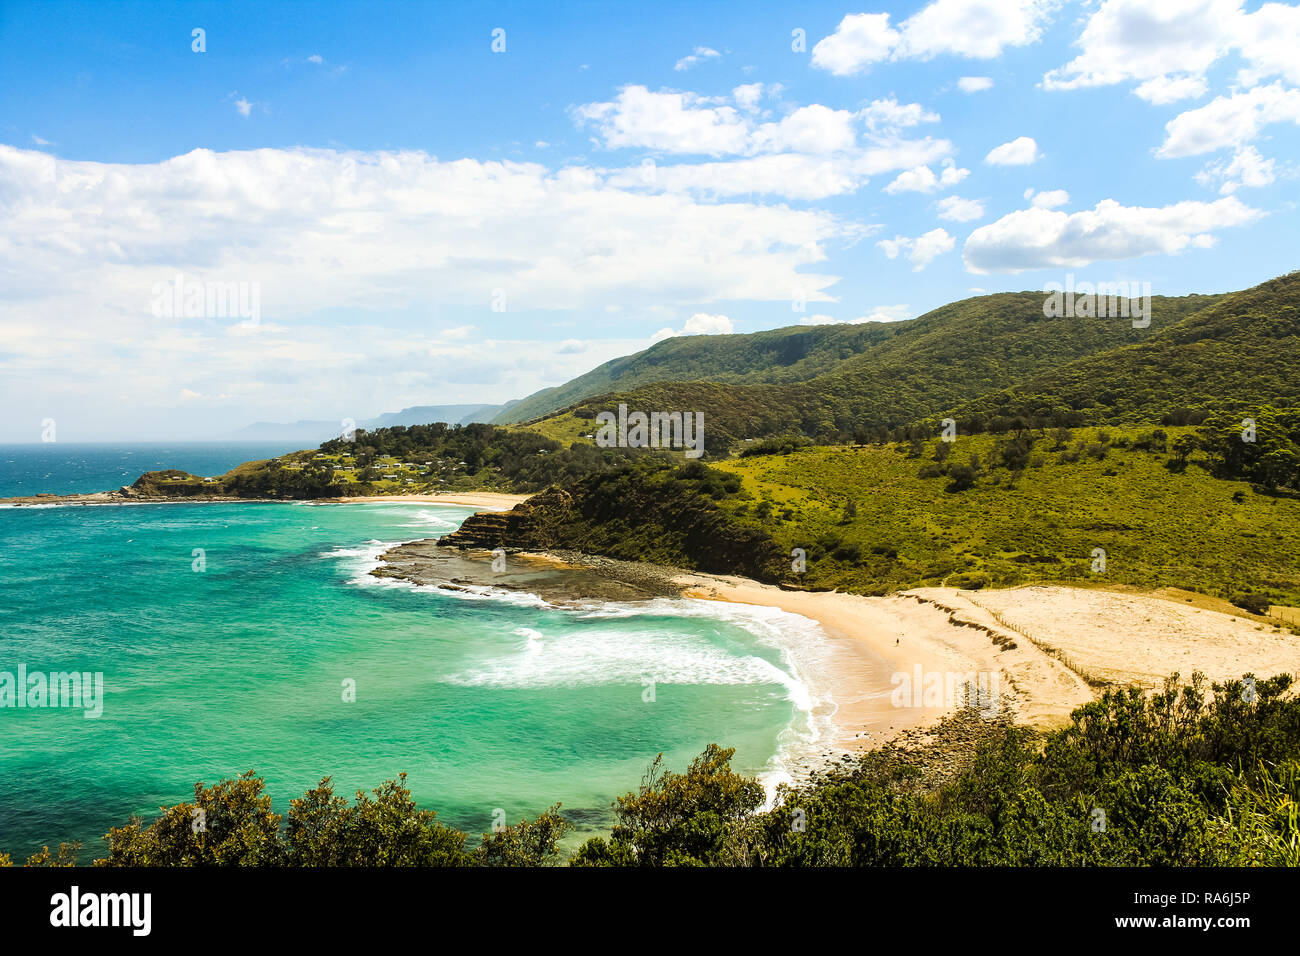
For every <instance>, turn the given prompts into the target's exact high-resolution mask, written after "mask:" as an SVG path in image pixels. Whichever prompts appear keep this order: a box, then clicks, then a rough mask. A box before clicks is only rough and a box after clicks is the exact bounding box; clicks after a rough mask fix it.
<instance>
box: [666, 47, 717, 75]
mask: <svg viewBox="0 0 1300 956" xmlns="http://www.w3.org/2000/svg"><path fill="white" fill-rule="evenodd" d="M720 56H722V54H721V53H719V52H718V51H717V50H714V49H710V48H709V47H707V46H697V47H696V48H695V52H693V53H691V54H690V55H689V56H684V57H682V58H681V59H680V60H678V61H677V62H676V64H674V65H673V69H674V70H689V69H690V68H691V67H693V66H695V65H696V64H699V63H702V62H704V61H705V60H713V59H716V58H718V57H720Z"/></svg>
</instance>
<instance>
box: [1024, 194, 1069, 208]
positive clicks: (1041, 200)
mask: <svg viewBox="0 0 1300 956" xmlns="http://www.w3.org/2000/svg"><path fill="white" fill-rule="evenodd" d="M1025 198H1026V199H1028V200H1029V201H1030V202H1031V203H1032V204H1033V206H1034V208H1035V209H1055V208H1056V207H1057V206H1064V205H1065V204H1066V203H1068V202H1069V201H1070V194H1069V193H1068V192H1066V191H1065V190H1064V189H1045V190H1043V191H1042V192H1035V191H1034V190H1033V189H1026V190H1025Z"/></svg>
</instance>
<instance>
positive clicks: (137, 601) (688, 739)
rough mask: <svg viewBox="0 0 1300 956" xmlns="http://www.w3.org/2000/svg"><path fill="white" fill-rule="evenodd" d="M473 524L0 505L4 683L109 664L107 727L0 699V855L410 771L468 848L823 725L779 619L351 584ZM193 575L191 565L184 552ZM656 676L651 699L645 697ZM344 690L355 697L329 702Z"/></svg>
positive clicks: (220, 507)
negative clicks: (182, 809) (320, 785)
mask: <svg viewBox="0 0 1300 956" xmlns="http://www.w3.org/2000/svg"><path fill="white" fill-rule="evenodd" d="M469 513H470V509H467V508H453V507H443V506H428V505H398V504H371V505H363V504H347V505H307V504H301V503H296V504H291V503H283V504H281V503H273V504H257V503H231V504H151V505H125V506H100V507H55V506H40V507H36V508H12V507H3V508H0V671H8V672H11V673H16V671H17V668H18V665H19V664H25V665H26V667H27V670H28V672H29V673H31V672H36V671H62V670H72V669H76V670H82V671H92V672H94V671H100V672H103V675H104V703H103V715H102V716H101V717H100V718H98V719H86V717H85V716H84V715H83V713H82V711H80V710H76V709H23V710H20V709H13V708H0V849H2V850H4V851H7V852H10V853H12V854H14V855H15V857H17V856H19V855H20V854H27V853H30V852H31V851H32V850H33V849H36V848H38V847H39V846H40V845H41V844H44V843H50V844H54V843H57V842H59V841H61V840H74V839H76V840H81V841H82V842H83V843H84V844H85V845H86V850H85V851H83V859H86V858H88V857H89V856H90V855H91V854H94V855H98V854H99V853H100V851H101V849H102V843H101V842H100V840H99V837H100V836H102V834H103V833H105V832H106V831H107V829H108V828H109V827H110V826H114V825H120V824H121V823H123V822H125V820H126V819H127V817H129V816H130V815H131V814H135V813H139V814H144V815H149V814H151V813H153V812H156V810H157V808H158V807H159V806H161V805H170V804H173V803H176V802H179V801H181V800H183V799H186V798H187V797H190V796H192V788H193V784H194V782H195V781H196V780H202V781H204V782H205V783H209V784H210V783H213V782H215V781H217V780H218V779H221V778H224V777H230V776H233V775H235V774H237V773H239V772H240V771H243V770H247V769H255V770H256V771H257V772H258V773H259V774H261V775H262V776H264V777H265V778H266V780H267V784H268V789H269V791H270V793H271V794H272V795H273V797H274V798H275V803H276V807H277V809H278V810H280V811H283V810H285V809H286V808H287V803H288V800H289V798H291V797H295V796H299V795H300V794H301V793H302V792H303V791H304V790H306V789H307V788H309V787H311V786H313V785H314V784H316V783H317V782H318V781H319V779H320V778H321V777H322V776H325V775H331V776H333V778H334V783H335V786H336V792H339V793H342V794H345V795H348V796H350V795H351V794H352V792H353V791H355V790H356V789H357V788H361V787H364V788H369V787H373V786H375V785H377V784H379V783H380V782H381V781H383V780H386V779H389V778H391V777H394V776H396V775H397V774H398V773H399V772H401V771H405V772H407V774H408V777H407V783H408V785H409V786H410V787H411V789H412V791H413V793H414V796H415V799H416V800H417V801H418V802H419V803H420V804H421V805H422V806H424V807H428V808H430V809H434V810H437V811H438V812H439V815H440V817H441V818H442V819H443V820H444V821H445V822H447V823H449V824H451V825H454V826H457V827H460V828H463V829H465V830H467V831H470V832H473V833H478V832H482V831H483V830H485V829H488V828H490V826H491V822H492V814H493V812H494V811H495V810H497V809H498V808H500V809H503V810H504V811H505V812H506V814H507V816H508V818H509V819H510V820H511V822H514V821H515V820H517V819H518V818H519V817H520V816H522V815H525V814H527V815H533V814H536V813H537V812H539V811H540V810H542V809H544V808H545V807H546V806H548V805H549V804H550V803H553V802H555V801H557V800H558V801H561V802H562V803H563V804H564V808H565V811H566V813H567V814H569V815H570V816H571V817H572V818H573V819H575V820H576V821H577V822H579V823H580V824H581V825H582V826H584V827H586V828H588V829H591V828H600V827H602V826H604V825H605V824H606V823H607V822H608V820H609V803H610V801H611V800H612V799H613V797H614V796H616V795H617V794H620V793H624V792H626V791H628V790H630V789H633V788H635V786H636V785H637V783H638V782H639V780H640V778H641V775H642V773H643V772H644V770H645V767H646V764H647V762H648V761H649V760H650V759H651V758H652V757H653V756H654V755H655V754H656V753H657V752H659V751H663V752H664V754H665V758H666V760H667V761H668V763H669V765H670V766H673V767H677V768H681V767H682V766H684V765H685V763H686V762H687V761H688V760H689V759H690V758H691V757H693V756H694V755H695V754H697V753H698V752H699V751H700V750H701V749H702V748H703V747H704V745H705V744H707V743H709V742H711V741H717V742H719V743H723V744H725V745H727V746H734V747H736V748H737V750H738V752H737V759H736V764H737V766H738V768H739V769H742V770H745V771H747V772H754V773H763V774H767V775H769V776H772V775H775V774H778V773H779V772H780V770H781V761H782V759H783V757H784V756H785V755H788V754H789V753H791V752H793V750H794V749H797V747H798V746H799V745H800V743H801V741H806V740H807V739H808V735H809V734H811V733H813V732H814V730H813V728H812V727H811V726H810V724H809V719H808V718H807V717H806V711H807V710H808V709H809V707H810V705H809V702H808V701H807V699H806V697H807V691H806V690H805V688H804V687H803V686H802V685H801V684H800V683H799V681H798V680H797V678H796V676H795V673H796V664H795V663H794V662H795V660H796V656H795V655H794V654H793V652H792V651H791V650H790V649H789V647H790V643H789V642H790V640H791V639H792V637H798V639H799V640H802V641H804V642H805V644H806V645H807V646H812V644H813V643H815V640H816V638H815V635H812V634H810V633H796V632H798V631H799V628H800V627H801V626H802V625H806V624H807V623H808V622H806V621H804V620H803V619H801V618H794V617H791V616H788V615H783V614H782V613H781V612H779V611H773V610H770V609H759V608H743V607H736V606H732V605H722V604H717V603H709V602H701V601H668V600H660V601H656V602H651V603H649V604H640V605H632V604H628V605H609V606H605V607H603V608H590V609H585V610H572V609H570V610H561V609H556V608H552V607H548V606H544V605H541V604H540V602H538V601H536V600H535V599H530V598H528V597H525V596H514V597H509V596H502V595H496V596H493V595H483V596H463V595H461V596H458V595H454V594H451V593H448V592H445V591H439V590H436V589H432V588H414V587H411V586H409V585H404V584H400V583H398V582H392V581H385V580H381V579H378V578H375V577H373V576H371V575H369V574H367V573H366V572H367V570H368V569H369V568H371V567H373V566H374V565H375V561H374V556H375V555H376V554H378V553H379V552H380V551H381V550H383V547H382V543H389V544H392V543H396V542H399V541H405V540H413V539H417V538H424V537H429V536H432V535H438V534H443V533H446V532H447V531H449V530H451V529H453V528H454V527H456V526H457V525H458V524H459V523H460V521H462V520H463V519H464V518H465V517H466V516H467V515H468V514H469ZM197 548H201V549H203V550H204V552H205V558H206V570H203V571H196V570H194V569H193V565H194V561H195V558H194V556H193V554H194V549H197ZM647 679H653V680H654V681H655V683H654V686H653V696H654V700H653V701H652V702H646V701H644V700H643V696H644V695H645V694H646V691H647V688H646V685H645V683H644V681H645V680H647ZM346 680H351V681H355V686H356V701H355V702H353V703H347V702H344V700H343V686H344V685H343V682H344V681H346Z"/></svg>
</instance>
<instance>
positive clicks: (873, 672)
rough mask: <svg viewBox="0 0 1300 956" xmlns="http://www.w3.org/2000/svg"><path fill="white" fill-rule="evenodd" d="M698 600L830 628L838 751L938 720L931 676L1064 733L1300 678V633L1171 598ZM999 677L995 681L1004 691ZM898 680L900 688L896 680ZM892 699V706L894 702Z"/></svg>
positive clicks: (1056, 591) (950, 703)
mask: <svg viewBox="0 0 1300 956" xmlns="http://www.w3.org/2000/svg"><path fill="white" fill-rule="evenodd" d="M676 581H677V583H679V584H681V585H682V586H683V588H684V589H685V590H684V593H685V594H686V595H687V596H691V597H698V598H705V599H710V600H721V601H731V602H736V603H743V604H758V605H762V606H766V607H777V608H781V609H782V610H785V611H788V612H791V613H794V614H800V615H803V616H804V617H808V618H812V619H813V620H815V621H817V622H819V623H820V624H821V625H822V628H823V629H824V630H825V632H826V634H827V635H828V636H829V637H830V639H831V641H832V643H833V646H834V648H835V654H834V655H833V659H832V660H831V661H829V662H827V664H826V666H825V667H824V673H821V674H812V675H808V676H809V677H810V679H811V680H813V681H814V682H819V681H825V682H826V684H827V686H828V687H829V688H830V696H831V697H832V698H833V699H834V700H835V701H836V702H837V704H838V710H837V711H836V713H835V716H834V723H835V724H836V726H837V730H838V733H839V737H838V739H837V740H835V741H834V742H833V745H834V746H835V747H840V748H845V749H858V748H862V747H867V746H876V745H878V744H880V743H882V742H884V741H885V740H889V739H892V738H894V737H896V736H898V735H899V734H900V733H901V732H903V731H905V730H909V729H914V728H917V727H922V726H928V725H931V724H933V723H935V722H936V721H937V720H938V719H939V718H941V717H942V716H944V715H946V714H948V713H951V712H952V711H953V710H955V709H956V706H957V704H958V703H960V700H957V701H954V700H952V699H945V700H943V702H942V703H941V704H938V705H937V706H931V705H930V704H931V701H930V700H928V699H926V698H925V697H924V696H922V697H921V699H919V700H918V699H916V695H915V694H913V695H912V696H910V697H907V698H905V699H904V702H903V705H902V706H899V705H898V704H897V703H896V701H897V696H898V695H895V694H893V693H892V691H894V690H895V689H896V688H899V687H905V686H906V684H905V683H904V675H905V676H906V679H907V681H908V682H914V681H915V675H916V674H917V672H918V669H919V672H920V673H921V674H922V675H930V674H944V675H947V674H950V673H951V674H955V675H968V674H970V673H971V672H974V673H976V674H978V675H986V676H983V677H982V678H981V679H986V680H988V681H989V682H990V684H989V686H996V688H997V689H998V695H997V700H998V703H999V706H1003V705H1005V708H1006V710H1007V711H1009V713H1010V715H1011V716H1012V717H1013V718H1014V719H1015V720H1017V721H1018V722H1021V723H1025V724H1029V725H1031V726H1036V727H1040V728H1044V729H1047V728H1054V727H1059V726H1062V725H1064V724H1065V723H1067V722H1068V720H1069V715H1070V712H1071V711H1073V710H1074V709H1075V708H1076V707H1078V706H1080V705H1082V704H1085V703H1087V702H1088V701H1090V700H1093V699H1095V698H1096V697H1097V696H1099V695H1100V693H1101V692H1102V689H1103V688H1104V686H1105V685H1106V684H1120V685H1126V684H1137V685H1139V686H1142V687H1144V688H1148V689H1150V688H1154V687H1157V686H1159V684H1160V682H1161V681H1162V680H1163V678H1164V677H1165V676H1167V675H1169V674H1171V673H1174V672H1175V671H1176V672H1179V673H1180V674H1181V675H1182V676H1183V677H1184V678H1190V677H1191V674H1192V672H1193V671H1197V670H1199V671H1201V672H1202V673H1204V674H1205V675H1206V676H1207V677H1209V678H1210V679H1211V680H1219V681H1222V680H1226V679H1229V678H1239V677H1241V676H1242V675H1243V674H1245V673H1248V672H1253V673H1254V674H1255V675H1256V676H1257V677H1260V678H1264V677H1271V676H1273V675H1274V674H1278V673H1283V672H1286V673H1290V674H1295V675H1300V636H1297V635H1295V634H1293V633H1291V632H1289V631H1285V630H1281V631H1279V630H1276V629H1274V628H1272V627H1266V626H1263V625H1261V624H1260V623H1259V622H1258V621H1255V620H1251V619H1247V618H1244V617H1238V616H1235V615H1231V614H1226V613H1223V612H1220V611H1214V610H1208V609H1204V608H1194V607H1190V606H1184V605H1180V604H1178V603H1175V602H1173V601H1169V600H1165V599H1162V598H1158V597H1154V596H1147V595H1140V594H1130V593H1120V592H1115V591H1106V590H1098V589H1084V588H1069V587H1060V586H1034V587H1023V588H1013V589H1006V590H998V591H961V590H958V589H956V588H924V589H917V590H914V591H907V592H903V593H900V594H897V595H890V596H888V597H865V596H859V595H852V594H841V593H838V592H807V591H787V590H783V589H781V588H778V587H774V586H771V585H766V584H760V583H758V582H755V581H750V580H747V579H745V578H737V577H726V576H720V575H707V574H682V575H680V576H679V577H677V578H676ZM993 675H996V684H995V685H994V684H992V678H993ZM896 682H897V683H896ZM891 698H892V699H891Z"/></svg>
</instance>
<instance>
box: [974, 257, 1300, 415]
mask: <svg viewBox="0 0 1300 956" xmlns="http://www.w3.org/2000/svg"><path fill="white" fill-rule="evenodd" d="M1154 328H1155V327H1154V324H1153V326H1152V330H1153V331H1154ZM1263 403H1268V404H1272V405H1279V406H1295V405H1300V272H1293V273H1290V274H1289V275H1285V276H1281V277H1279V278H1277V279H1273V280H1271V281H1269V282H1265V283H1263V284H1262V285H1259V286H1256V287H1255V288H1253V289H1247V290H1245V291H1243V292H1234V293H1232V294H1231V295H1227V296H1223V297H1222V298H1221V299H1219V300H1218V301H1216V302H1213V303H1212V304H1210V305H1209V306H1208V307H1206V308H1204V309H1202V310H1200V311H1198V312H1195V313H1193V314H1191V315H1189V316H1188V317H1187V318H1186V319H1184V320H1183V321H1181V322H1179V323H1176V324H1175V325H1173V326H1172V327H1170V328H1168V329H1165V330H1164V331H1162V332H1160V333H1159V334H1158V335H1153V336H1151V337H1150V340H1149V341H1144V342H1138V343H1136V344H1133V345H1129V346H1127V347H1124V348H1118V349H1114V350H1111V351H1108V352H1105V353H1102V354H1098V355H1092V356H1087V357H1084V358H1080V359H1078V360H1076V361H1073V362H1070V363H1067V364H1063V365H1061V366H1059V367H1053V368H1047V369H1044V370H1043V371H1041V372H1040V373H1039V374H1036V375H1034V376H1032V377H1029V378H1027V379H1026V380H1024V381H1022V382H1016V383H1015V384H1014V385H1013V386H1012V387H1009V388H1006V389H1005V390H1001V391H996V392H992V393H991V394H988V395H985V396H982V397H980V398H978V399H976V400H974V401H971V402H969V403H968V404H965V405H963V406H961V407H960V408H958V409H956V411H955V412H953V414H954V416H955V417H956V418H957V419H958V420H959V421H962V422H964V423H967V424H968V425H969V427H970V428H971V430H978V429H979V427H980V423H981V422H984V421H990V420H993V419H997V418H1003V419H1006V418H1015V417H1019V418H1024V419H1026V420H1031V421H1034V420H1036V421H1041V422H1046V423H1051V424H1065V425H1077V424H1083V423H1085V422H1092V423H1117V422H1153V423H1160V422H1165V423H1168V424H1187V423H1189V422H1191V423H1195V422H1197V421H1199V420H1200V418H1203V417H1204V416H1205V415H1206V414H1207V413H1209V412H1210V411H1213V410H1215V409H1218V408H1220V407H1223V406H1236V405H1238V404H1252V405H1255V404H1263Z"/></svg>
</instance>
